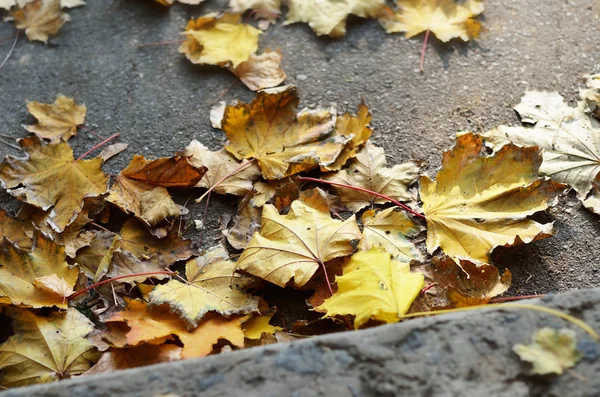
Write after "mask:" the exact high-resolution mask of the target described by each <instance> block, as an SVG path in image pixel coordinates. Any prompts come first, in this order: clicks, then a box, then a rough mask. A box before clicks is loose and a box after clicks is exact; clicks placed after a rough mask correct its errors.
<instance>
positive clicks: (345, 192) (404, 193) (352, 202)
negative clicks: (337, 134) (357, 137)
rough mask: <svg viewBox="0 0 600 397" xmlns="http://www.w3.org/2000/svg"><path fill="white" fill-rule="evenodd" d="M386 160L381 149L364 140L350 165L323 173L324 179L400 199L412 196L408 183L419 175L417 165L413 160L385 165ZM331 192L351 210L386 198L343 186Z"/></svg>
mask: <svg viewBox="0 0 600 397" xmlns="http://www.w3.org/2000/svg"><path fill="white" fill-rule="evenodd" d="M386 166H387V161H386V159H385V154H384V152H383V149H382V148H380V147H377V146H375V145H373V144H372V143H371V142H367V144H366V146H365V148H364V149H363V150H361V151H360V152H359V153H358V154H357V155H356V158H355V159H354V160H352V162H351V163H350V166H349V167H347V168H345V169H343V170H341V171H338V172H336V173H335V174H330V175H326V176H325V177H324V179H325V180H328V181H331V182H336V183H343V184H346V185H351V186H355V187H359V188H363V189H367V190H371V191H373V192H375V193H380V194H383V195H386V196H388V197H391V198H393V199H396V200H400V201H407V200H410V199H411V198H412V196H411V195H410V193H409V192H408V186H409V185H410V184H412V183H413V182H414V181H415V180H416V179H417V176H418V175H419V166H418V165H417V164H415V163H414V162H408V163H403V164H397V165H395V166H393V167H392V168H387V167H386ZM334 189H335V192H336V194H337V195H338V196H340V198H341V199H342V203H343V204H344V205H345V206H346V207H348V208H349V209H350V210H352V211H353V212H357V211H359V210H360V209H362V208H364V207H366V206H368V205H371V204H384V203H386V200H385V199H383V198H381V197H377V196H373V195H372V194H369V193H365V192H361V191H358V190H354V189H348V188H344V187H334Z"/></svg>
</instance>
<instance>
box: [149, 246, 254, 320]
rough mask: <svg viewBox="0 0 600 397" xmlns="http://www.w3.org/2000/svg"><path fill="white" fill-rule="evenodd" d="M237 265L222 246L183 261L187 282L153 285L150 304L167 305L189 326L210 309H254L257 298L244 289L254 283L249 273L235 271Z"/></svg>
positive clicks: (222, 311)
mask: <svg viewBox="0 0 600 397" xmlns="http://www.w3.org/2000/svg"><path fill="white" fill-rule="evenodd" d="M235 266H236V264H235V263H234V262H232V261H231V260H230V259H229V254H228V253H227V251H226V250H225V248H224V247H223V246H221V245H219V246H216V247H213V248H211V249H209V250H208V251H207V252H206V253H205V254H204V255H202V256H200V257H198V258H195V259H192V260H190V261H188V262H187V264H186V272H185V274H186V279H187V283H182V282H180V281H178V280H171V281H169V282H168V283H166V284H163V285H158V286H156V287H155V288H154V289H153V290H152V292H151V293H150V295H149V302H150V304H151V305H160V304H163V303H166V304H168V305H169V306H170V307H171V309H172V310H173V311H174V312H176V313H179V314H180V315H181V317H182V318H183V319H184V320H185V321H186V322H187V323H188V324H189V325H190V326H191V327H196V326H197V325H198V322H199V321H200V320H201V319H202V318H203V317H204V316H205V315H206V314H207V313H208V312H211V311H214V312H217V313H220V314H222V315H224V316H228V317H229V316H230V315H232V314H248V313H252V312H255V311H257V309H258V298H256V297H254V296H252V295H249V294H247V293H245V292H243V290H242V289H243V288H245V287H247V286H248V285H250V284H253V283H255V280H254V279H252V278H251V277H248V276H242V275H239V274H236V273H235Z"/></svg>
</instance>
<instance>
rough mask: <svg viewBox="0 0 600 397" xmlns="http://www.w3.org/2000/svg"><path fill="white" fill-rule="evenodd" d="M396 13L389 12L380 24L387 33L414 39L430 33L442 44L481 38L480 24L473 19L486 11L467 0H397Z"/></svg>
mask: <svg viewBox="0 0 600 397" xmlns="http://www.w3.org/2000/svg"><path fill="white" fill-rule="evenodd" d="M396 4H397V5H398V7H399V8H400V9H399V10H398V11H397V12H394V11H392V10H391V9H386V10H385V12H384V13H383V16H382V17H381V19H380V21H381V23H382V25H383V27H384V28H385V30H386V32H388V33H398V32H405V35H406V38H411V37H413V36H416V35H418V34H419V33H422V32H425V31H431V32H432V33H433V34H435V37H437V38H438V39H440V40H441V41H443V42H447V41H450V40H452V39H454V38H461V39H462V40H464V41H469V39H474V38H477V37H478V36H479V32H480V31H481V23H480V22H479V21H476V20H475V19H473V18H474V17H476V16H477V15H479V14H481V13H482V12H483V10H484V7H483V2H481V1H477V0H466V1H463V2H456V1H455V0H397V2H396Z"/></svg>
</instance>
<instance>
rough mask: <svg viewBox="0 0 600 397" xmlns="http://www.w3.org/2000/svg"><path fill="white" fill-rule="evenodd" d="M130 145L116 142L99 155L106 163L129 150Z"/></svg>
mask: <svg viewBox="0 0 600 397" xmlns="http://www.w3.org/2000/svg"><path fill="white" fill-rule="evenodd" d="M128 146H129V145H128V144H126V143H115V144H113V145H110V146H107V147H106V148H105V149H103V150H102V151H101V152H100V154H99V155H98V156H97V157H99V158H101V159H102V161H104V162H105V163H106V162H107V161H108V160H110V159H111V158H113V157H115V156H116V155H118V154H120V153H122V152H124V151H125V150H127V147H128Z"/></svg>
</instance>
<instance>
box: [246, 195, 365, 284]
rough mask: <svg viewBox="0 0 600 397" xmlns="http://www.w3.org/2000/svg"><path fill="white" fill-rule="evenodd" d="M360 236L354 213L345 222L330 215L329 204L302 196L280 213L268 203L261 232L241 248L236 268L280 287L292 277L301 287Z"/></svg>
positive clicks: (349, 248) (348, 250)
mask: <svg viewBox="0 0 600 397" xmlns="http://www.w3.org/2000/svg"><path fill="white" fill-rule="evenodd" d="M321 193H322V192H321V191H320V190H319V189H315V194H321ZM323 201H325V200H323ZM360 238H361V235H360V231H359V229H358V226H357V225H356V220H355V218H354V215H353V216H352V217H350V218H348V219H347V220H346V221H343V222H342V221H339V220H335V219H332V218H331V215H330V214H329V208H327V206H326V205H321V206H318V207H317V206H315V207H310V206H308V205H307V204H305V203H304V202H302V201H300V200H296V201H294V202H293V203H292V205H291V209H290V212H289V213H288V214H287V215H279V213H278V212H277V210H276V209H275V207H274V206H272V205H270V204H267V205H265V206H264V207H263V214H262V221H261V230H260V233H256V234H255V235H254V237H253V238H252V240H251V241H250V243H248V246H247V247H246V249H245V250H244V252H242V256H241V257H240V259H239V261H238V262H237V269H238V270H243V271H245V272H248V273H250V274H253V275H255V276H257V277H260V278H262V279H265V280H267V281H269V282H271V283H273V284H276V285H279V286H280V287H285V286H286V284H287V283H288V282H289V281H291V280H292V279H293V285H294V286H295V287H302V286H303V285H304V284H306V283H307V282H308V280H310V278H311V277H312V275H313V274H315V272H316V271H317V269H318V268H319V267H321V268H323V267H324V266H325V265H324V263H325V262H327V261H329V260H331V259H334V258H337V257H340V256H345V255H350V254H351V253H352V252H353V251H354V245H353V243H355V242H356V241H358V240H360Z"/></svg>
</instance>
